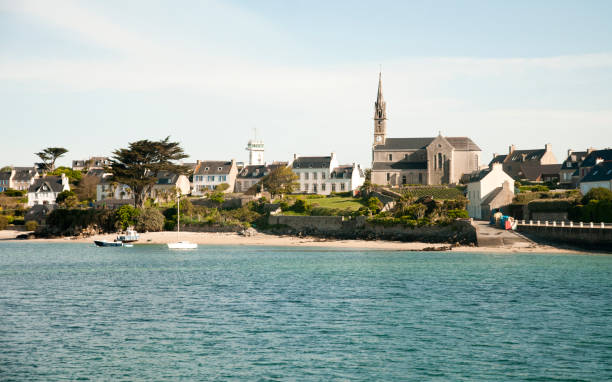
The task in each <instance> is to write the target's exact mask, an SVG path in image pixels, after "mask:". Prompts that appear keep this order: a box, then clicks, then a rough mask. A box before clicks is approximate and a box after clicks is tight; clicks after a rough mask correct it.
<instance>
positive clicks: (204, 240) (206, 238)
mask: <svg viewBox="0 0 612 382" xmlns="http://www.w3.org/2000/svg"><path fill="white" fill-rule="evenodd" d="M23 233H24V232H23V231H15V230H3V231H0V243H1V242H29V243H81V244H83V243H93V241H94V240H109V241H112V240H114V239H115V237H116V236H117V235H116V234H104V235H94V236H91V237H88V238H72V237H63V238H53V239H29V240H18V239H16V236H17V235H19V234H23ZM181 240H185V241H191V242H193V243H197V244H200V245H238V246H240V245H244V246H285V247H312V248H330V249H331V248H333V249H352V250H357V249H367V250H386V251H432V250H438V251H452V252H477V253H572V254H594V253H598V252H596V251H587V250H577V249H568V248H560V247H553V246H548V245H530V246H506V247H476V246H474V247H472V246H453V247H450V245H449V244H445V243H423V242H400V241H386V240H341V239H328V238H320V237H312V236H307V237H297V236H289V235H270V234H266V233H257V234H255V235H253V236H242V235H239V234H237V233H233V232H231V233H228V232H181ZM173 241H177V236H176V232H173V231H163V232H146V233H141V234H140V240H139V241H138V242H136V243H134V245H146V244H167V243H169V242H173Z"/></svg>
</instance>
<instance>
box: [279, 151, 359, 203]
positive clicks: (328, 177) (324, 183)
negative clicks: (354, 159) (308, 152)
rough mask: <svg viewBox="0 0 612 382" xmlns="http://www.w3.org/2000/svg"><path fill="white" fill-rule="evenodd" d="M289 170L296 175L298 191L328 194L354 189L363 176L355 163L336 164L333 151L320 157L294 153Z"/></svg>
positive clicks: (336, 160)
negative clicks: (299, 155)
mask: <svg viewBox="0 0 612 382" xmlns="http://www.w3.org/2000/svg"><path fill="white" fill-rule="evenodd" d="M290 166H291V170H292V171H293V172H294V173H295V174H296V175H297V176H298V183H299V189H298V190H297V191H298V192H302V193H310V194H319V195H329V194H331V193H332V192H348V191H355V190H356V189H357V188H359V187H360V186H361V185H362V184H363V182H364V180H365V176H364V173H363V171H362V170H361V167H360V166H359V165H357V164H354V163H353V164H352V165H338V159H337V158H336V154H335V153H331V155H330V156H322V157H298V156H297V155H294V157H293V162H292V163H291V164H290Z"/></svg>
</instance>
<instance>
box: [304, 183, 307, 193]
mask: <svg viewBox="0 0 612 382" xmlns="http://www.w3.org/2000/svg"><path fill="white" fill-rule="evenodd" d="M304 191H306V192H308V184H305V185H304Z"/></svg>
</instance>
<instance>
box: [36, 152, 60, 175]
mask: <svg viewBox="0 0 612 382" xmlns="http://www.w3.org/2000/svg"><path fill="white" fill-rule="evenodd" d="M67 152H68V150H66V149H65V148H63V147H47V148H46V149H44V150H43V151H41V152H39V153H35V154H36V155H37V156H38V157H39V158H40V160H41V161H42V162H41V163H37V165H38V167H39V168H40V169H41V170H43V171H53V170H54V169H55V161H56V160H57V158H59V157H61V156H63V155H64V154H66V153H67Z"/></svg>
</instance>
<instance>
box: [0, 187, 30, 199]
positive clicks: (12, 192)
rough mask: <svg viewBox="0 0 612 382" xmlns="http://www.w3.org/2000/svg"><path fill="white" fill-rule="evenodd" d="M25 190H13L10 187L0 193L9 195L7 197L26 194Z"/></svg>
mask: <svg viewBox="0 0 612 382" xmlns="http://www.w3.org/2000/svg"><path fill="white" fill-rule="evenodd" d="M26 192H27V191H26V190H13V189H11V188H9V189H7V190H4V191H2V194H3V195H5V196H9V197H16V196H24V195H25V194H26Z"/></svg>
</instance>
